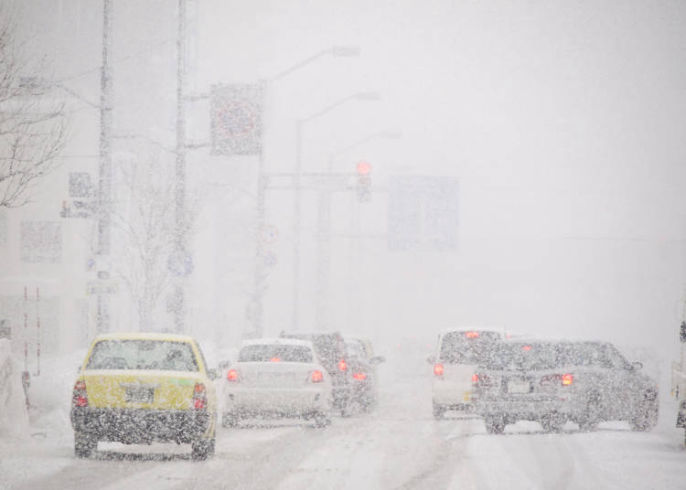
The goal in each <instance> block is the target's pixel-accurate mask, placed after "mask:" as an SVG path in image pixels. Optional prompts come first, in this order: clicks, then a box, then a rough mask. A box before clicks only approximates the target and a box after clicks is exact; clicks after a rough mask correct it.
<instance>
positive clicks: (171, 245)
mask: <svg viewBox="0 0 686 490" xmlns="http://www.w3.org/2000/svg"><path fill="white" fill-rule="evenodd" d="M117 174H118V178H117V179H116V187H117V188H118V191H119V194H120V195H121V199H118V201H119V205H118V206H117V209H116V210H114V211H113V214H112V223H113V225H114V226H115V230H116V231H115V232H118V233H119V234H120V236H121V241H122V245H123V246H121V247H119V249H120V250H121V254H122V257H121V259H122V260H121V264H120V266H119V267H117V270H118V273H119V274H120V275H121V277H122V279H123V281H124V282H125V283H126V285H127V288H128V290H129V292H130V293H131V297H132V300H133V301H134V303H135V306H136V310H137V313H138V320H139V325H140V328H141V330H149V329H151V328H153V327H154V323H155V318H154V312H155V310H156V308H157V307H158V306H159V302H160V299H161V297H162V295H163V293H164V292H165V291H167V288H168V287H169V285H170V284H171V281H172V279H173V277H172V276H171V273H170V271H169V266H168V262H169V260H170V257H171V256H172V254H173V253H174V251H175V246H176V240H175V236H176V232H177V227H176V220H175V214H174V209H175V203H176V201H175V182H174V174H173V166H172V164H171V163H169V162H165V161H164V159H161V158H159V157H156V156H151V157H148V158H147V159H144V160H139V159H138V158H137V157H132V158H130V159H127V160H125V161H122V160H120V161H118V162H117ZM189 209H190V210H189V211H188V214H187V218H186V219H185V220H184V222H185V223H186V229H184V230H182V231H183V233H185V234H186V236H188V233H189V231H190V226H191V223H192V222H193V219H192V215H193V211H192V207H189Z"/></svg>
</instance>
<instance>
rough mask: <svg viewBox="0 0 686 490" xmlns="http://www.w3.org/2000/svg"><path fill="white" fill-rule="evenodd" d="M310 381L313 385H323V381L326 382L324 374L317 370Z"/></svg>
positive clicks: (313, 372)
mask: <svg viewBox="0 0 686 490" xmlns="http://www.w3.org/2000/svg"><path fill="white" fill-rule="evenodd" d="M310 379H311V380H312V382H313V383H321V382H322V381H324V374H323V373H322V372H321V371H319V370H318V369H317V370H316V371H312V375H311V376H310Z"/></svg>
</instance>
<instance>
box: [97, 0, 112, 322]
mask: <svg viewBox="0 0 686 490" xmlns="http://www.w3.org/2000/svg"><path fill="white" fill-rule="evenodd" d="M111 35H112V4H111V0H103V26H102V67H101V70H100V163H99V166H98V244H97V251H96V254H97V256H98V259H99V260H98V269H101V268H102V267H103V266H104V265H105V264H106V263H107V262H108V260H107V257H108V256H109V255H110V242H111V237H110V229H111V223H110V221H111V217H110V216H111V212H112V209H111V206H112V147H111V142H112V73H111V68H110V61H109V54H110V53H109V49H110V42H111V41H110V36H111ZM107 267H108V270H98V276H99V278H104V276H106V275H108V274H109V266H107ZM97 303H98V312H97V320H96V321H97V325H96V328H97V331H98V333H101V332H106V331H107V330H109V324H110V315H109V301H108V297H107V295H106V294H103V292H102V291H101V290H98V294H97Z"/></svg>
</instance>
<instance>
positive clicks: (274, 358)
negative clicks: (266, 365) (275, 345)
mask: <svg viewBox="0 0 686 490" xmlns="http://www.w3.org/2000/svg"><path fill="white" fill-rule="evenodd" d="M269 362H281V358H280V357H272V358H271V359H269Z"/></svg>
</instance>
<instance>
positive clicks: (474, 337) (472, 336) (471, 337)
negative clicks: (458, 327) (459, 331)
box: [464, 332, 479, 339]
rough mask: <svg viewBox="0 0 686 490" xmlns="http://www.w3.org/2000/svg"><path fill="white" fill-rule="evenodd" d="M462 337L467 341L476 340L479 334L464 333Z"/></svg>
mask: <svg viewBox="0 0 686 490" xmlns="http://www.w3.org/2000/svg"><path fill="white" fill-rule="evenodd" d="M464 336H465V337H467V338H468V339H478V338H479V332H465V334H464Z"/></svg>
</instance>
